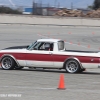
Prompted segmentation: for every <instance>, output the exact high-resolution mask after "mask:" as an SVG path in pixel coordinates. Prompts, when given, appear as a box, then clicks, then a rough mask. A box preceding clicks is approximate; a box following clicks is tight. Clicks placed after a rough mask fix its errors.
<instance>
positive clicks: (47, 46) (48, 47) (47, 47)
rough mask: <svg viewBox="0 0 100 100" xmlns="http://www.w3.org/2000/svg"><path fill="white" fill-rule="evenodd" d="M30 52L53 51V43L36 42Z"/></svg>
mask: <svg viewBox="0 0 100 100" xmlns="http://www.w3.org/2000/svg"><path fill="white" fill-rule="evenodd" d="M32 50H43V51H53V43H49V42H37V43H36V44H35V45H34V47H33V48H32Z"/></svg>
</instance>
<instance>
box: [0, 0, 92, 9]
mask: <svg viewBox="0 0 100 100" xmlns="http://www.w3.org/2000/svg"><path fill="white" fill-rule="evenodd" d="M33 1H35V2H37V3H39V2H42V4H49V5H51V6H55V4H56V5H59V6H60V7H66V8H71V5H72V6H73V8H87V6H89V5H92V4H93V2H94V0H0V5H11V6H15V5H18V6H27V7H28V6H30V7H31V6H32V3H33Z"/></svg>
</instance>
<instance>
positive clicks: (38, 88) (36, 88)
mask: <svg viewBox="0 0 100 100" xmlns="http://www.w3.org/2000/svg"><path fill="white" fill-rule="evenodd" d="M0 88H24V89H26V88H30V89H35V90H56V89H57V88H41V87H28V86H0Z"/></svg>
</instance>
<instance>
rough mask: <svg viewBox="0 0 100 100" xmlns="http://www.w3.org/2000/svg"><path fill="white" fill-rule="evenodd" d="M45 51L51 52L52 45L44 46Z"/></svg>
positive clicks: (46, 44)
mask: <svg viewBox="0 0 100 100" xmlns="http://www.w3.org/2000/svg"><path fill="white" fill-rule="evenodd" d="M44 48H45V51H53V43H45V44H44Z"/></svg>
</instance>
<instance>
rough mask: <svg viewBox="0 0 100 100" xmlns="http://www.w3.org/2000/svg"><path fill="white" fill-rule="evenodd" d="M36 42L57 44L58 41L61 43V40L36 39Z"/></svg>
mask: <svg viewBox="0 0 100 100" xmlns="http://www.w3.org/2000/svg"><path fill="white" fill-rule="evenodd" d="M37 41H40V42H58V41H61V39H38V40H37Z"/></svg>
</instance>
